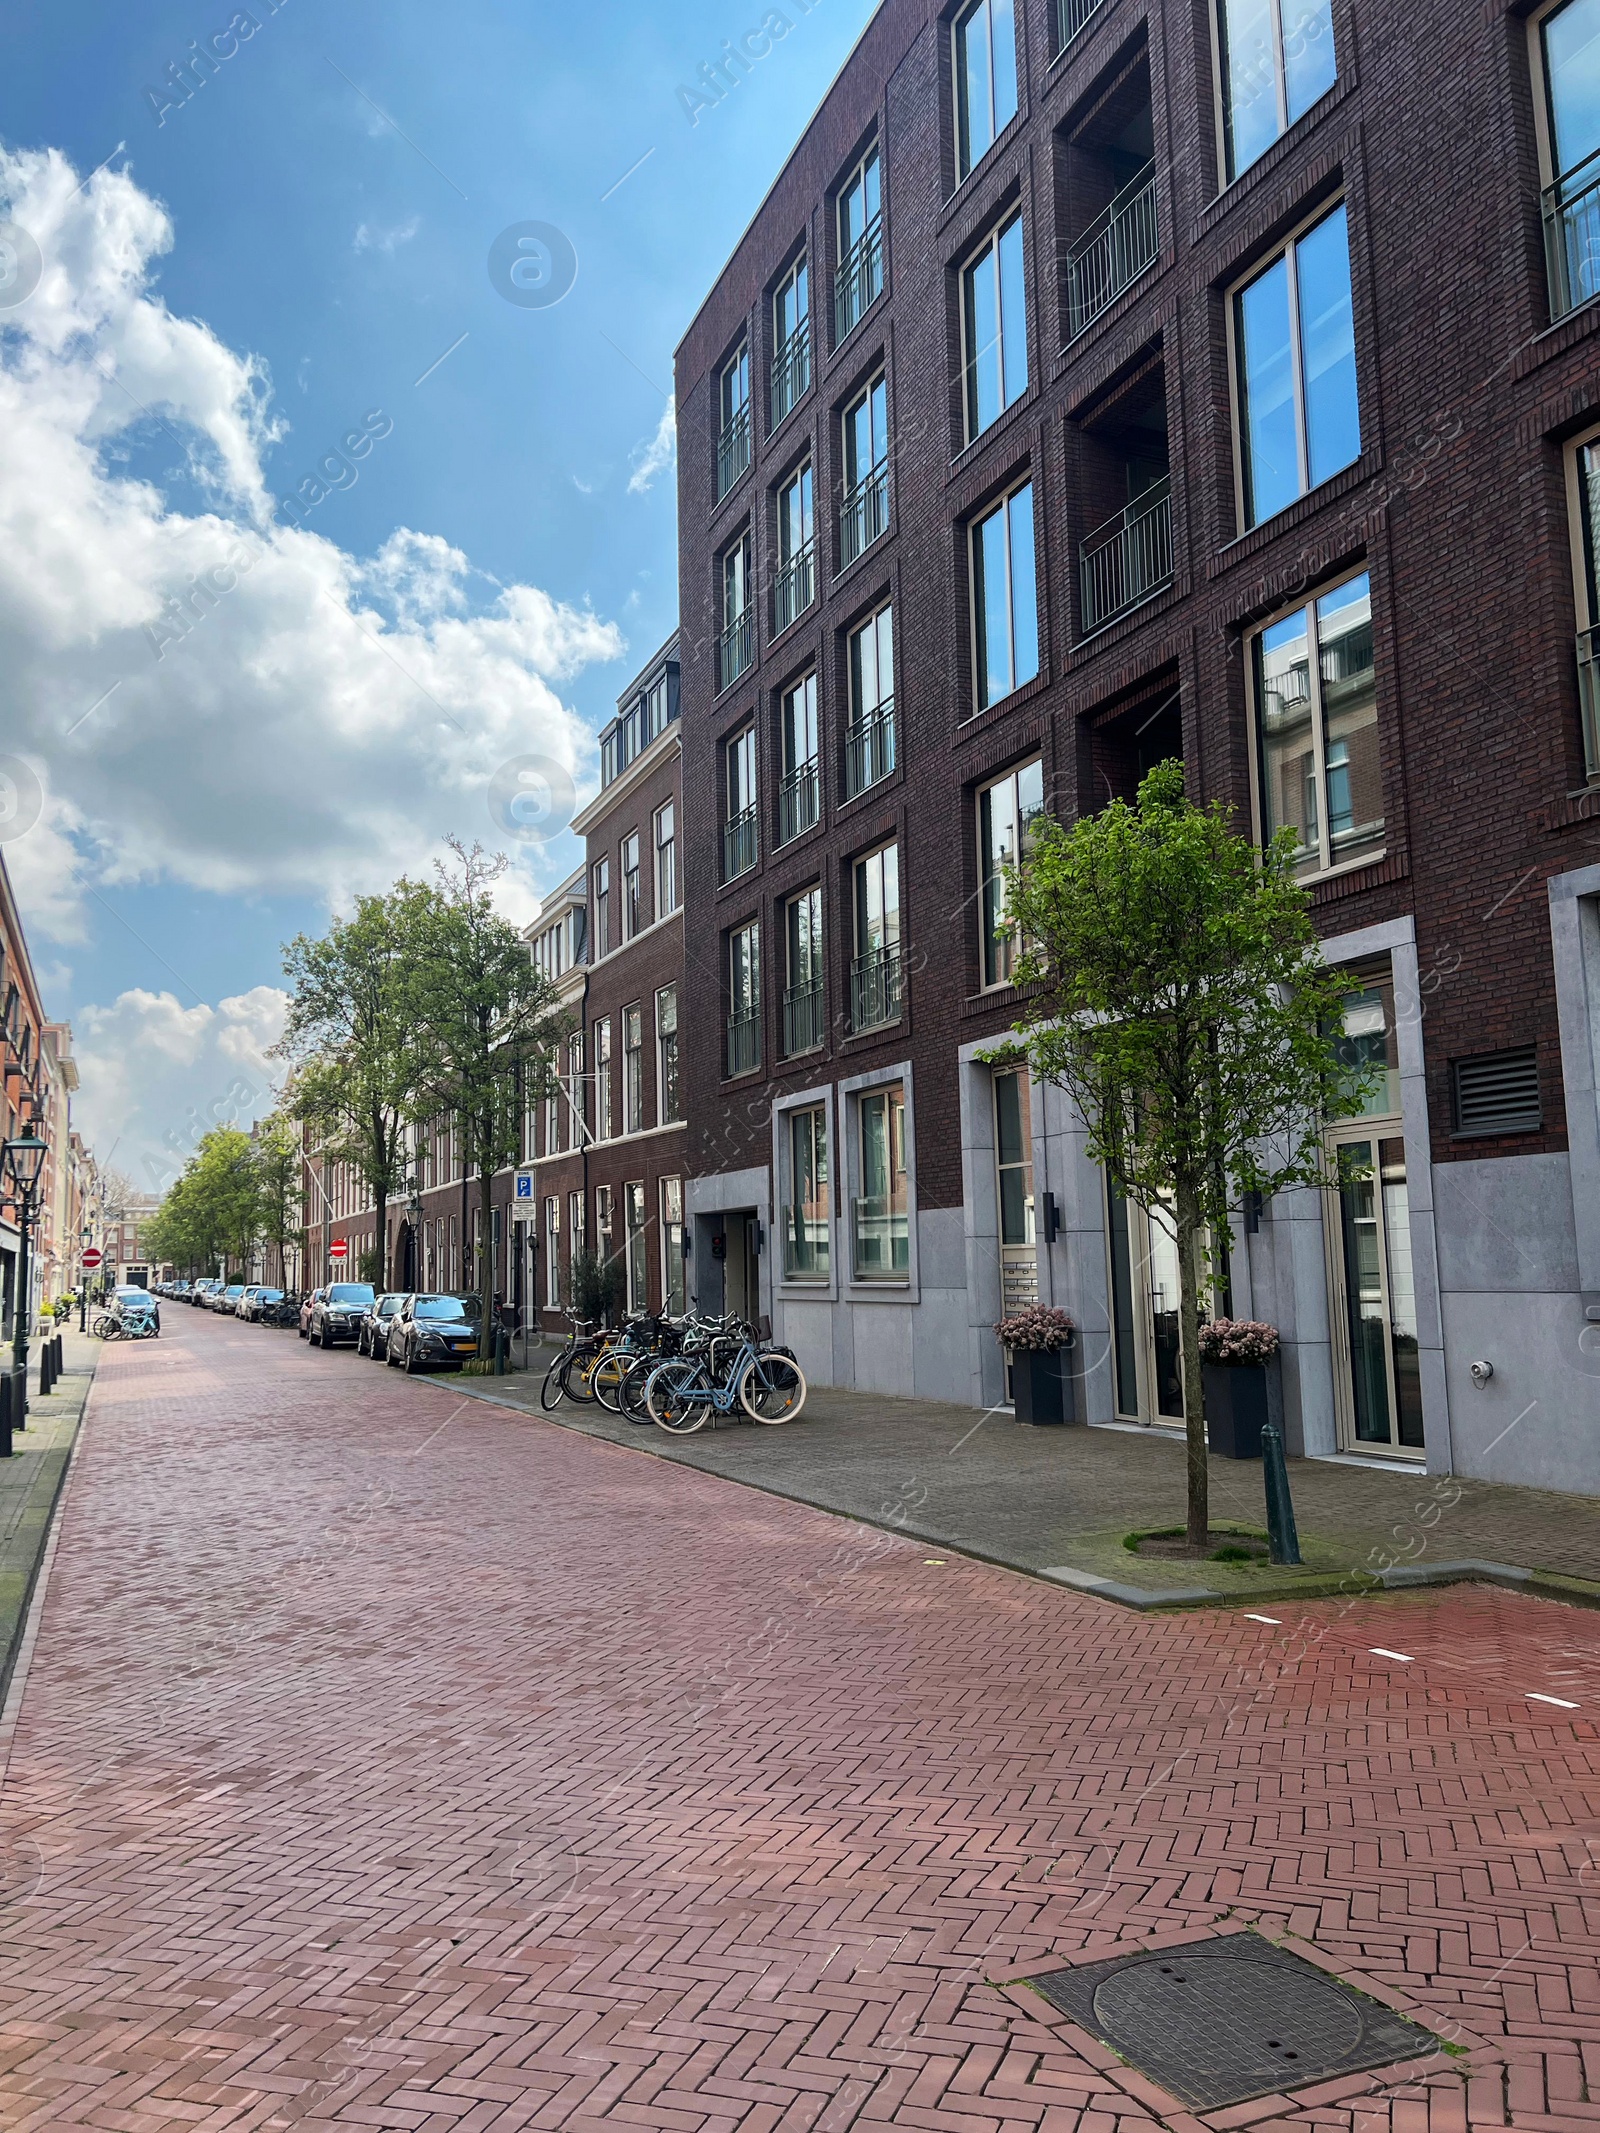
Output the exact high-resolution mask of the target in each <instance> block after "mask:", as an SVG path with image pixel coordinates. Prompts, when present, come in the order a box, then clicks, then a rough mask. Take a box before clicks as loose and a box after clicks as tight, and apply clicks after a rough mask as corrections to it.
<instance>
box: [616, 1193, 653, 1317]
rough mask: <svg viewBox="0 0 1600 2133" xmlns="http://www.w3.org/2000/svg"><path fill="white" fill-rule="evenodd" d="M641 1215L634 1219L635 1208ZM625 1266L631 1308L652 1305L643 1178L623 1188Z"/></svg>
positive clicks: (623, 1250)
mask: <svg viewBox="0 0 1600 2133" xmlns="http://www.w3.org/2000/svg"><path fill="white" fill-rule="evenodd" d="M635 1209H637V1210H638V1215H639V1219H638V1221H637V1223H636V1222H635V1221H634V1219H633V1217H634V1210H635ZM622 1266H623V1273H624V1275H625V1277H626V1281H627V1298H628V1309H629V1310H630V1311H648V1310H649V1308H650V1214H649V1210H648V1208H647V1207H646V1206H645V1198H644V1180H643V1179H642V1178H630V1179H629V1180H628V1182H627V1183H626V1184H625V1185H624V1186H623V1188H622Z"/></svg>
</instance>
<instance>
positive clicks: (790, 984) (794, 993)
mask: <svg viewBox="0 0 1600 2133" xmlns="http://www.w3.org/2000/svg"><path fill="white" fill-rule="evenodd" d="M783 933H784V956H785V959H786V963H787V970H786V982H785V985H784V989H783V1050H784V1056H785V1057H786V1058H791V1059H792V1058H793V1057H794V1056H795V1054H796V1053H797V1052H810V1051H814V1050H815V1049H816V1047H817V1046H818V1045H819V1044H820V1043H821V1042H822V890H821V888H820V887H818V886H817V885H816V884H815V883H814V884H813V885H812V886H811V887H810V888H809V889H804V890H802V891H801V893H800V894H799V895H798V896H793V897H791V898H790V899H789V901H788V903H787V904H786V905H785V906H784V923H783Z"/></svg>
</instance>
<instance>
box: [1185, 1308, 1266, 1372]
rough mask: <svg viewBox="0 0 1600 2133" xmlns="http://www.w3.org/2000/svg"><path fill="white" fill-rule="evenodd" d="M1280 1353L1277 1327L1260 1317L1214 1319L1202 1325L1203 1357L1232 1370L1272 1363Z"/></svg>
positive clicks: (1201, 1344)
mask: <svg viewBox="0 0 1600 2133" xmlns="http://www.w3.org/2000/svg"><path fill="white" fill-rule="evenodd" d="M1277 1352H1278V1329H1277V1327H1276V1326H1269V1325H1266V1324H1264V1323H1263V1322H1262V1320H1260V1319H1259V1318H1214V1319H1211V1320H1210V1321H1209V1322H1206V1323H1203V1324H1202V1325H1201V1327H1200V1360H1201V1362H1202V1363H1212V1364H1220V1365H1222V1366H1223V1367H1224V1368H1229V1369H1248V1368H1250V1367H1251V1366H1252V1365H1255V1364H1259V1363H1270V1362H1271V1360H1272V1358H1273V1357H1274V1356H1275V1355H1276V1354H1277Z"/></svg>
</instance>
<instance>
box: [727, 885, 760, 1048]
mask: <svg viewBox="0 0 1600 2133" xmlns="http://www.w3.org/2000/svg"><path fill="white" fill-rule="evenodd" d="M760 1064H761V929H760V927H759V926H758V925H757V923H756V921H755V920H754V919H752V920H751V921H750V923H749V925H747V926H740V927H738V928H736V929H735V931H734V932H732V933H730V934H729V936H728V1072H729V1073H730V1074H748V1073H750V1072H751V1071H752V1069H753V1068H755V1067H758V1066H759V1065H760Z"/></svg>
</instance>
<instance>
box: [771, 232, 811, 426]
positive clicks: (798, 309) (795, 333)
mask: <svg viewBox="0 0 1600 2133" xmlns="http://www.w3.org/2000/svg"><path fill="white" fill-rule="evenodd" d="M810 383H811V296H810V289H809V277H808V275H807V272H806V258H805V254H804V253H803V252H802V253H801V255H800V257H799V258H798V259H797V260H796V261H795V263H794V265H793V266H792V267H791V268H790V269H789V271H788V273H787V274H786V275H785V276H784V278H783V280H782V281H781V282H779V284H778V286H777V288H776V289H775V290H774V291H773V295H772V427H773V428H774V429H776V428H777V427H778V424H779V423H780V422H781V421H782V420H783V419H784V417H785V416H786V415H787V414H788V413H789V410H790V409H791V408H792V407H793V406H794V405H795V403H796V402H797V401H798V400H799V399H800V398H801V396H802V394H804V392H805V391H806V388H807V387H808V386H809V385H810Z"/></svg>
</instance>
